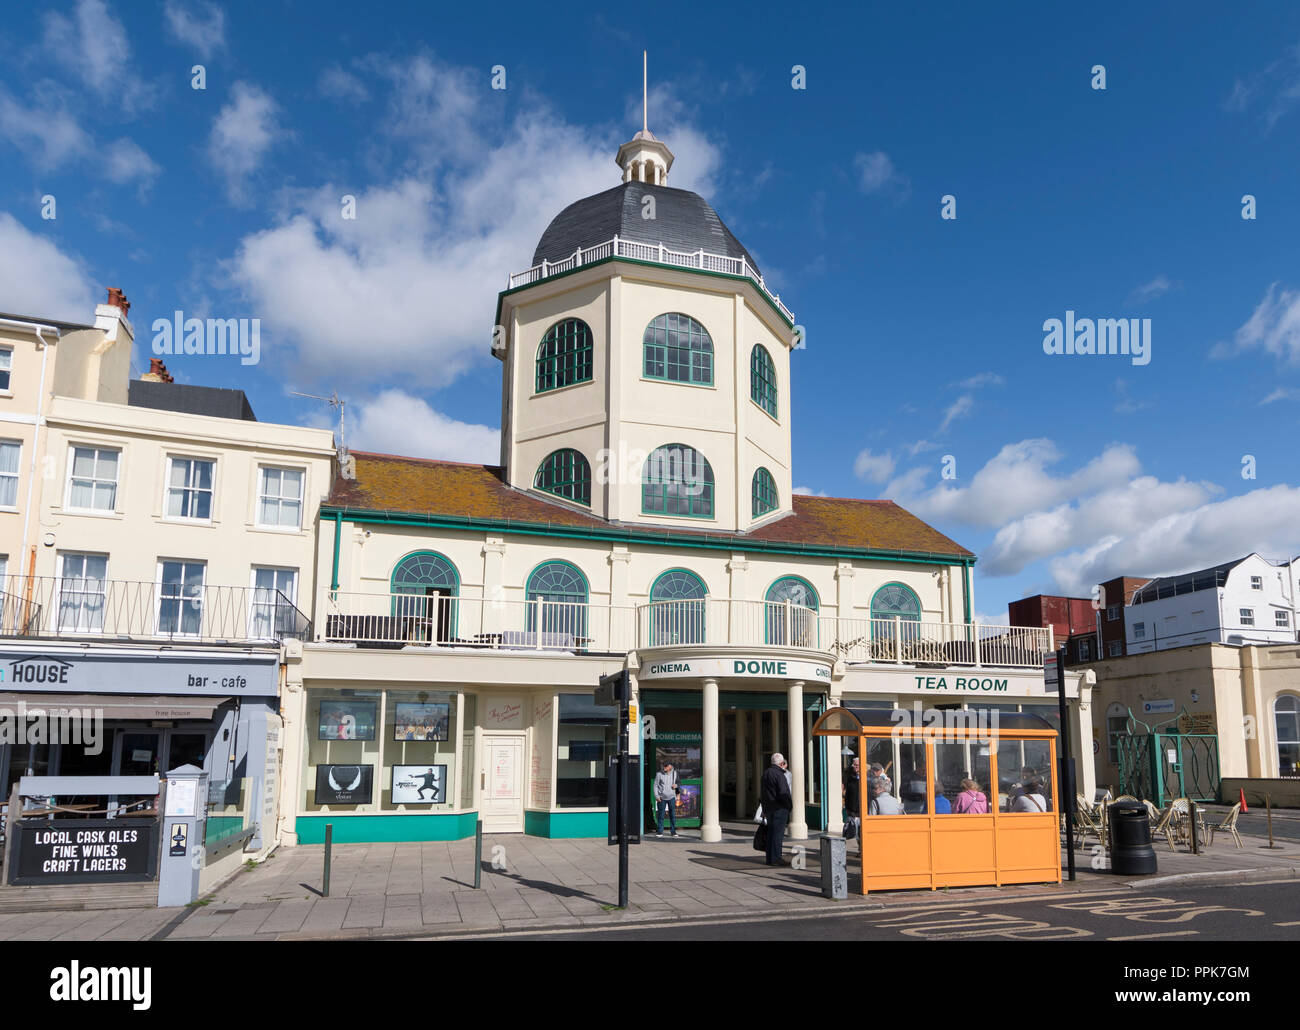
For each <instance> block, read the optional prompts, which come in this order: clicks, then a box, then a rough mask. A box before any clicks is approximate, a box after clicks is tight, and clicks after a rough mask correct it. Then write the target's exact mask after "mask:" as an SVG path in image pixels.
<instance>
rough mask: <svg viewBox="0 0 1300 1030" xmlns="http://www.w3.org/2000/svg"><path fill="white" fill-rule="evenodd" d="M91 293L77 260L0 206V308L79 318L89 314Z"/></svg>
mask: <svg viewBox="0 0 1300 1030" xmlns="http://www.w3.org/2000/svg"><path fill="white" fill-rule="evenodd" d="M94 295H95V289H94V285H93V280H92V278H91V276H90V273H89V272H87V271H86V269H85V266H84V265H83V264H82V263H81V262H80V261H79V260H77V259H76V258H72V257H69V256H68V255H66V254H64V253H63V252H62V251H61V250H59V248H58V247H57V246H56V245H55V244H54V243H53V242H51V241H50V240H49V239H47V238H46V237H44V236H41V235H38V234H37V233H33V232H29V231H28V230H27V229H25V228H24V227H23V226H22V225H20V224H19V223H18V221H17V220H16V219H15V218H14V217H13V216H12V215H9V214H6V213H4V212H0V311H7V312H9V313H11V314H14V315H20V316H26V317H29V318H31V319H33V320H39V319H42V318H50V319H56V320H60V321H68V322H81V323H83V324H84V323H87V322H90V321H93V319H94V310H95V301H94Z"/></svg>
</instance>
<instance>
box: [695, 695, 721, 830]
mask: <svg viewBox="0 0 1300 1030" xmlns="http://www.w3.org/2000/svg"><path fill="white" fill-rule="evenodd" d="M702 700H703V702H704V748H703V751H704V754H703V756H702V757H703V759H704V790H703V792H702V793H703V795H704V796H703V797H702V798H701V801H702V803H703V809H704V812H703V820H702V822H701V823H700V840H702V841H705V842H706V843H707V842H710V841H720V840H722V824H721V823H720V822H719V821H718V757H719V753H720V751H721V749H720V748H719V747H718V681H717V680H714V679H708V680H705V681H704V691H703V697H702Z"/></svg>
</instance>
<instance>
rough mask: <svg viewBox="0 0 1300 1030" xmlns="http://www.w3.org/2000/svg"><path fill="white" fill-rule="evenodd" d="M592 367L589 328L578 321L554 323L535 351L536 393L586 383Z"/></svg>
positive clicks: (589, 377)
mask: <svg viewBox="0 0 1300 1030" xmlns="http://www.w3.org/2000/svg"><path fill="white" fill-rule="evenodd" d="M594 364H595V361H594V358H593V355H592V346H591V327H590V326H588V325H587V323H586V322H584V321H583V320H582V319H580V318H566V319H563V320H562V321H559V322H556V323H555V325H553V326H551V328H549V329H548V330H546V335H545V336H543V337H542V342H541V344H539V345H538V348H537V392H538V393H546V392H547V391H548V390H558V389H560V387H562V386H572V385H573V384H574V383H585V382H589V381H590V380H591V374H592V368H593V366H594Z"/></svg>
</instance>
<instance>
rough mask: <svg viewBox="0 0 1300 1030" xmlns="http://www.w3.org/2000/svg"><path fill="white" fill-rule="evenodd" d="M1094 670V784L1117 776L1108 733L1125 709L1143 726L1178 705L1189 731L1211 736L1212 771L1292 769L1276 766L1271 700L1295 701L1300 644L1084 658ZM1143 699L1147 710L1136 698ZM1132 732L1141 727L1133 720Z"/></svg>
mask: <svg viewBox="0 0 1300 1030" xmlns="http://www.w3.org/2000/svg"><path fill="white" fill-rule="evenodd" d="M1088 668H1090V669H1091V670H1092V671H1093V672H1094V673H1095V674H1096V677H1097V686H1096V691H1095V696H1094V703H1093V705H1092V715H1093V739H1094V740H1095V741H1096V742H1097V759H1096V775H1097V781H1098V783H1099V784H1102V785H1107V784H1118V782H1119V768H1118V765H1117V764H1116V762H1115V761H1114V746H1113V743H1112V737H1113V736H1114V734H1115V733H1116V732H1117V731H1119V730H1120V729H1121V728H1122V727H1123V726H1124V725H1125V724H1126V723H1127V721H1128V714H1129V711H1130V710H1131V711H1132V713H1133V716H1134V719H1135V720H1136V721H1137V722H1140V723H1142V724H1145V726H1146V727H1151V728H1156V727H1157V726H1162V725H1163V726H1171V725H1175V724H1176V723H1177V721H1178V718H1179V716H1180V715H1182V714H1183V713H1184V712H1185V713H1186V714H1187V715H1188V716H1191V717H1192V720H1195V722H1196V723H1197V724H1198V727H1197V728H1196V729H1195V730H1194V732H1198V733H1200V732H1205V733H1214V734H1217V737H1218V749H1219V766H1220V776H1222V777H1224V778H1227V777H1248V778H1252V779H1257V778H1263V779H1269V778H1276V777H1278V776H1284V775H1285V776H1295V775H1296V773H1295V772H1294V771H1293V769H1284V768H1282V763H1281V762H1280V751H1279V743H1282V744H1284V745H1286V744H1290V745H1291V748H1292V751H1291V753H1292V754H1294V748H1295V746H1296V742H1295V741H1293V740H1287V741H1281V742H1280V741H1279V721H1278V718H1277V716H1278V705H1279V702H1282V703H1283V704H1284V705H1287V704H1300V646H1297V645H1296V644H1272V645H1264V646H1246V647H1237V646H1232V645H1226V644H1212V643H1211V644H1195V645H1192V646H1189V647H1179V648H1172V649H1170V650H1167V651H1157V652H1154V653H1149V654H1141V655H1129V656H1128V657H1125V658H1117V659H1114V660H1112V661H1104V662H1097V663H1094V664H1093V665H1091V666H1089V667H1088ZM1147 705H1149V706H1151V709H1152V710H1150V711H1146V710H1144V706H1147ZM1136 729H1137V731H1138V732H1139V733H1142V732H1146V731H1145V729H1144V727H1143V726H1142V725H1136Z"/></svg>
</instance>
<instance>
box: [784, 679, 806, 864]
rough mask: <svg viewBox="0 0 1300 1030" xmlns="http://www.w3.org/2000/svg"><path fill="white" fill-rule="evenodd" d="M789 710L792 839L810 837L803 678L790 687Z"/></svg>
mask: <svg viewBox="0 0 1300 1030" xmlns="http://www.w3.org/2000/svg"><path fill="white" fill-rule="evenodd" d="M789 695H790V701H789V710H788V712H787V713H786V720H785V721H786V727H787V728H788V730H789V733H790V744H789V749H788V750H787V751H786V761H787V762H788V763H789V765H790V786H791V788H792V792H793V794H794V811H793V812H791V813H790V839H791V840H807V839H808V813H807V812H806V811H805V808H806V805H807V797H808V795H807V793H806V791H805V790H804V768H803V766H804V753H803V680H795V681H794V682H793V683H791V684H790V687H789Z"/></svg>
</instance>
